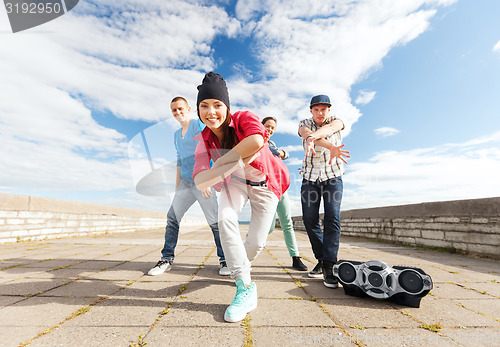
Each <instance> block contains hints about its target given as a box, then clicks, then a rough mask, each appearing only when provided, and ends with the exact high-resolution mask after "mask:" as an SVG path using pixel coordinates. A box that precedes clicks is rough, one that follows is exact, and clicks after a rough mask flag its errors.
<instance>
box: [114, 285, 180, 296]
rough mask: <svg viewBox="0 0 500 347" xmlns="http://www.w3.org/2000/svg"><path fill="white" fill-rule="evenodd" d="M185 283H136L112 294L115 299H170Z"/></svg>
mask: <svg viewBox="0 0 500 347" xmlns="http://www.w3.org/2000/svg"><path fill="white" fill-rule="evenodd" d="M185 283H186V282H159V281H155V282H144V281H136V282H134V283H132V284H130V285H128V286H126V287H124V288H123V289H121V290H120V291H118V292H115V293H113V296H115V297H134V298H148V299H150V298H172V297H174V296H176V295H177V294H178V293H179V290H180V289H181V288H182V287H183V286H184V285H185Z"/></svg>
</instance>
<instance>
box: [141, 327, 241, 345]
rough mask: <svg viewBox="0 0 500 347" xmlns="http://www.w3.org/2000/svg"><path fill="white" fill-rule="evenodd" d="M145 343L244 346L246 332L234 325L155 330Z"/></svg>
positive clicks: (146, 338)
mask: <svg viewBox="0 0 500 347" xmlns="http://www.w3.org/2000/svg"><path fill="white" fill-rule="evenodd" d="M144 341H145V342H147V346H148V347H149V346H152V347H163V346H187V347H191V346H193V347H199V346H221V347H222V346H224V347H226V346H227V347H234V346H243V344H244V341H245V331H244V329H243V327H241V326H239V325H236V324H232V325H231V326H230V327H228V326H227V325H226V326H225V327H213V326H209V327H205V326H201V327H198V326H191V327H180V328H174V327H167V326H162V327H158V328H154V329H152V330H151V332H150V333H148V334H147V335H146V336H145V338H144Z"/></svg>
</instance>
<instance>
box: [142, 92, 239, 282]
mask: <svg viewBox="0 0 500 347" xmlns="http://www.w3.org/2000/svg"><path fill="white" fill-rule="evenodd" d="M170 108H171V110H172V115H173V116H174V118H175V119H176V120H177V121H178V122H179V124H180V125H181V128H180V129H179V130H177V131H176V132H175V134H174V143H175V149H176V151H177V177H176V180H175V196H174V199H173V201H172V205H171V206H170V209H169V211H168V214H167V226H166V228H165V244H164V246H163V249H162V251H161V259H160V261H158V263H157V264H156V265H155V266H154V267H153V268H152V269H151V270H149V272H148V275H151V276H156V275H160V274H162V273H164V272H165V271H169V270H170V269H171V268H172V264H173V261H174V251H175V246H176V245H177V239H178V237H179V224H180V222H181V219H182V217H183V216H184V214H185V213H186V212H187V210H188V209H189V208H190V207H191V206H192V205H193V204H194V203H195V201H198V203H199V204H200V206H201V209H202V210H203V213H204V214H205V218H206V220H207V222H208V224H209V225H210V228H211V229H212V233H213V234H214V241H215V245H216V246H217V255H218V256H219V263H220V268H219V275H221V276H228V275H229V274H230V271H229V269H228V267H227V265H226V261H225V258H224V252H223V250H222V246H221V243H220V238H219V227H218V223H217V215H218V210H217V197H216V195H215V191H214V189H213V188H207V189H204V190H202V191H199V190H198V189H197V188H196V185H195V184H194V181H193V178H192V176H193V167H194V163H195V160H194V152H195V150H196V146H197V145H198V141H197V140H194V138H195V137H196V136H198V135H199V134H200V132H201V131H202V130H203V129H204V128H205V124H203V123H202V122H201V121H199V120H197V119H191V117H190V115H189V113H190V111H191V109H190V107H189V105H188V103H187V101H186V99H184V98H183V97H180V96H177V97H175V98H174V99H173V100H172V102H171V103H170Z"/></svg>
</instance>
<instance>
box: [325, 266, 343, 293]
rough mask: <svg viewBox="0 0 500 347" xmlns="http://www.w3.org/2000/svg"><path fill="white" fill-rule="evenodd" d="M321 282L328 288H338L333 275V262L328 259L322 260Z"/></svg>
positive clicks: (337, 282)
mask: <svg viewBox="0 0 500 347" xmlns="http://www.w3.org/2000/svg"><path fill="white" fill-rule="evenodd" d="M323 284H324V285H325V287H328V288H338V287H339V281H338V280H337V277H335V276H334V275H333V263H332V262H329V261H324V262H323Z"/></svg>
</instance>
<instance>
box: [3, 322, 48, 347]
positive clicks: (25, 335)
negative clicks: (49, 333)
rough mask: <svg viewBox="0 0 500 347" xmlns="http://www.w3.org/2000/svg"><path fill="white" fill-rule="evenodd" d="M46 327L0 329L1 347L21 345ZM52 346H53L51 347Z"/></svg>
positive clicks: (30, 326) (31, 326)
mask: <svg viewBox="0 0 500 347" xmlns="http://www.w3.org/2000/svg"><path fill="white" fill-rule="evenodd" d="M47 328H49V327H48V326H34V325H24V326H18V327H12V326H11V327H4V326H1V327H0V340H1V341H2V346H3V347H18V346H19V345H20V344H21V343H23V342H25V341H28V340H30V339H32V338H34V337H36V336H37V335H38V333H40V332H41V331H43V330H45V329H47ZM52 346H54V345H52Z"/></svg>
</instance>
